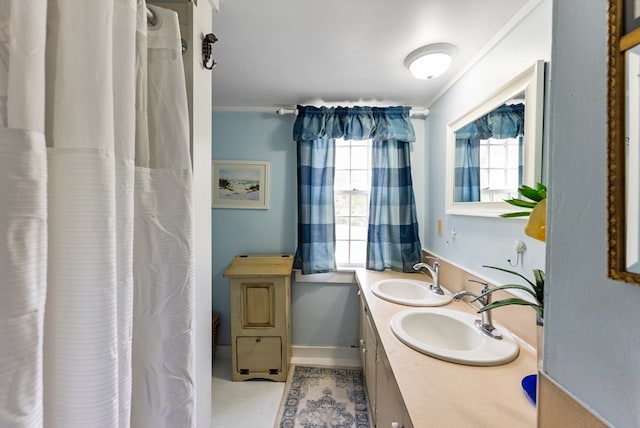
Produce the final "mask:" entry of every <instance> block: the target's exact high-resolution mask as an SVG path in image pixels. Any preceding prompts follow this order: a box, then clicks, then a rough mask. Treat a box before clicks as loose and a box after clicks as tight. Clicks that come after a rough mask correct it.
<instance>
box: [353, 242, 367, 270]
mask: <svg viewBox="0 0 640 428" xmlns="http://www.w3.org/2000/svg"><path fill="white" fill-rule="evenodd" d="M366 259H367V242H366V241H351V263H353V264H361V265H364V264H365V261H366Z"/></svg>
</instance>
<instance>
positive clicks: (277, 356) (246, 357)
mask: <svg viewBox="0 0 640 428" xmlns="http://www.w3.org/2000/svg"><path fill="white" fill-rule="evenodd" d="M236 359H237V361H236V367H237V371H238V373H243V374H248V373H256V372H260V373H272V374H276V373H278V372H280V371H282V339H281V338H280V337H269V336H241V337H238V338H236Z"/></svg>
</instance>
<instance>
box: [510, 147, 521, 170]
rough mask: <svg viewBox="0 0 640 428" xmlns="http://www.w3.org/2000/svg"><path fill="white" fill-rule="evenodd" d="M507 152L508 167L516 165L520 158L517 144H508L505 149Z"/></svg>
mask: <svg viewBox="0 0 640 428" xmlns="http://www.w3.org/2000/svg"><path fill="white" fill-rule="evenodd" d="M507 153H508V155H507V156H508V163H509V166H510V167H513V166H514V165H518V163H519V160H520V147H519V145H514V144H510V145H509V148H508V149H507Z"/></svg>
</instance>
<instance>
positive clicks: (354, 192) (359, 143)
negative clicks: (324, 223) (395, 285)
mask: <svg viewBox="0 0 640 428" xmlns="http://www.w3.org/2000/svg"><path fill="white" fill-rule="evenodd" d="M338 141H339V140H337V141H336V143H338ZM342 141H344V142H348V143H349V147H350V149H353V145H355V146H356V147H367V154H368V156H367V157H368V161H367V166H368V179H367V184H368V186H369V187H368V188H367V189H355V188H351V189H350V190H347V189H337V187H335V184H336V183H334V190H333V192H334V195H333V197H334V203H335V202H336V201H337V198H338V197H339V196H342V195H348V196H349V215H347V216H340V217H346V218H347V219H348V225H349V226H348V228H349V237H348V239H338V236H337V235H336V247H337V244H338V242H345V241H347V242H348V251H347V253H348V257H349V258H348V260H347V261H345V260H338V258H337V255H338V251H336V265H337V268H338V269H339V270H344V269H355V268H362V267H365V262H364V261H363V262H362V263H357V262H353V261H352V259H351V246H352V243H353V242H364V243H365V247H366V241H367V238H366V236H365V238H364V239H353V238H352V236H351V232H352V229H351V223H352V222H351V219H352V218H359V217H362V216H356V215H352V214H351V213H352V211H351V201H352V199H353V197H354V196H361V195H366V199H367V204H366V207H367V210H366V214H365V220H366V223H367V224H368V219H369V200H370V199H369V198H370V196H371V169H372V167H371V151H372V148H371V140H342ZM350 159H351V156H350ZM350 166H352V165H350ZM345 170H348V171H354V170H355V171H362V170H363V169H362V168H349V169H343V168H340V169H339V168H338V166H337V163H336V167H335V172H336V174H337V173H338V171H345ZM336 207H337V204H336ZM335 215H336V219H337V217H338V213H337V212H336V213H335ZM363 256H364V257H363V260H364V259H366V254H364V255H363Z"/></svg>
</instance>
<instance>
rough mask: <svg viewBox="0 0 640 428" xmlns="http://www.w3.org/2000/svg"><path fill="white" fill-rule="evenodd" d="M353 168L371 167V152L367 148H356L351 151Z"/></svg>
mask: <svg viewBox="0 0 640 428" xmlns="http://www.w3.org/2000/svg"><path fill="white" fill-rule="evenodd" d="M351 156H352V157H351V168H352V169H367V168H368V166H369V150H368V148H367V147H354V148H352V149H351Z"/></svg>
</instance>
